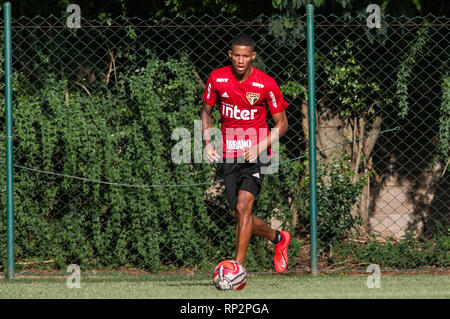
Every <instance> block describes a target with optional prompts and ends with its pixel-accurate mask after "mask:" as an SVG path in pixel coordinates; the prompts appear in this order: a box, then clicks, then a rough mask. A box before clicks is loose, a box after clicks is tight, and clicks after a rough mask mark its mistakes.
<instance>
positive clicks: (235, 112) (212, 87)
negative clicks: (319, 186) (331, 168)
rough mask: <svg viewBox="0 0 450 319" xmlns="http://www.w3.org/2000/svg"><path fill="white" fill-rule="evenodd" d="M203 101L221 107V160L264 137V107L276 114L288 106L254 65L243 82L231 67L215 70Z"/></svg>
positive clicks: (241, 151)
mask: <svg viewBox="0 0 450 319" xmlns="http://www.w3.org/2000/svg"><path fill="white" fill-rule="evenodd" d="M203 100H204V101H205V103H206V104H208V105H211V106H214V105H216V104H219V106H220V114H221V124H222V136H223V143H222V153H223V157H237V156H241V155H243V152H244V149H245V148H249V147H252V146H254V145H256V144H258V143H259V142H260V141H261V140H263V139H264V138H266V137H267V135H268V133H269V129H268V127H267V107H269V110H270V113H271V114H276V113H278V112H281V111H283V110H284V109H285V108H286V107H287V106H288V105H289V104H288V103H287V102H286V101H285V100H284V99H283V96H282V94H281V91H280V88H279V87H278V85H277V83H276V82H275V80H274V79H273V78H272V77H270V76H269V75H267V74H266V73H264V72H262V71H261V70H258V69H257V68H255V67H254V66H253V70H252V73H251V74H250V76H249V77H248V78H247V79H246V80H245V81H244V82H242V83H239V81H238V80H237V79H236V77H235V76H234V74H233V70H232V66H231V65H229V66H225V67H222V68H219V69H216V70H214V71H213V72H212V73H211V75H210V77H209V78H208V81H207V82H206V90H205V93H204V94H203ZM269 151H270V150H269Z"/></svg>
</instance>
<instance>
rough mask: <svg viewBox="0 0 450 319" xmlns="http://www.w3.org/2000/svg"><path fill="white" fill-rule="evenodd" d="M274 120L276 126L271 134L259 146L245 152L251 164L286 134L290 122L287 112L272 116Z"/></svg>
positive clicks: (245, 156)
mask: <svg viewBox="0 0 450 319" xmlns="http://www.w3.org/2000/svg"><path fill="white" fill-rule="evenodd" d="M272 118H273V120H274V122H275V126H274V127H273V128H272V129H271V130H270V132H269V134H268V135H267V136H266V138H264V139H263V140H261V141H260V142H259V143H258V145H256V146H254V147H253V148H250V149H247V150H245V152H244V158H245V159H246V160H247V161H249V162H254V161H256V159H257V158H258V156H259V154H261V153H262V152H264V151H265V150H267V149H268V148H269V147H270V146H271V145H272V144H273V143H275V142H276V141H278V140H279V139H280V137H282V136H283V135H284V133H286V131H287V128H288V120H287V117H286V112H285V111H284V110H283V111H281V112H278V113H275V114H272Z"/></svg>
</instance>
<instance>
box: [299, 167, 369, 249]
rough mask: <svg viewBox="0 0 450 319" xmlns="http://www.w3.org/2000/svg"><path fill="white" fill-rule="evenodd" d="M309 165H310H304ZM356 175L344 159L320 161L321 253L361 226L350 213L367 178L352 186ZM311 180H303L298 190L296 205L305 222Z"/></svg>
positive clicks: (318, 199)
mask: <svg viewBox="0 0 450 319" xmlns="http://www.w3.org/2000/svg"><path fill="white" fill-rule="evenodd" d="M305 165H307V162H305ZM352 175H353V172H352V171H351V169H350V165H349V164H347V163H346V162H345V160H343V161H340V160H333V161H331V162H329V163H327V162H320V163H318V167H317V234H318V249H319V251H328V250H329V249H330V247H331V246H332V245H333V244H334V243H335V242H341V241H342V240H344V239H346V238H347V237H348V236H350V235H351V234H352V233H353V231H354V230H355V227H356V226H357V225H359V224H360V223H361V220H360V218H358V217H356V216H353V215H352V214H351V210H352V206H353V205H354V204H355V203H356V200H357V198H358V196H359V195H360V194H361V191H362V189H363V187H364V180H365V178H364V177H362V178H360V179H359V180H358V181H357V183H355V184H352V182H351V177H352ZM309 183H310V178H309V175H308V176H307V177H306V178H305V179H304V182H303V183H302V185H300V188H299V190H298V194H297V196H298V197H297V199H296V205H297V206H298V208H299V209H300V211H301V212H302V214H303V216H304V219H305V220H309V215H310V211H309V205H310V191H309Z"/></svg>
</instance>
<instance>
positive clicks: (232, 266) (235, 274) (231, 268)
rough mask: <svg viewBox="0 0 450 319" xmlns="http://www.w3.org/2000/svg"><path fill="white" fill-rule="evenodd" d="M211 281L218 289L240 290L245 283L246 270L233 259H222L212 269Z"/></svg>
mask: <svg viewBox="0 0 450 319" xmlns="http://www.w3.org/2000/svg"><path fill="white" fill-rule="evenodd" d="M213 282H214V286H216V288H217V289H219V290H241V289H242V288H244V286H245V284H246V283H247V271H246V270H245V268H244V266H243V265H242V264H241V263H239V262H237V261H235V260H224V261H221V262H220V263H219V264H218V265H217V267H216V269H214V273H213Z"/></svg>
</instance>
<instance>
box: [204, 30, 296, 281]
mask: <svg viewBox="0 0 450 319" xmlns="http://www.w3.org/2000/svg"><path fill="white" fill-rule="evenodd" d="M254 48H255V42H254V41H253V39H252V38H251V37H249V36H247V35H241V36H238V37H236V38H234V39H233V41H232V42H231V48H230V49H229V50H228V56H229V58H230V59H231V65H228V66H225V67H222V68H218V69H216V70H214V71H213V72H212V73H211V75H210V76H209V78H208V81H207V82H206V89H205V93H204V94H203V101H204V105H203V109H202V112H201V121H202V132H203V138H204V143H205V155H206V158H207V159H208V160H209V161H211V162H213V161H215V162H219V161H221V162H222V160H224V161H223V175H224V176H223V177H224V181H225V189H226V194H227V198H228V202H229V204H230V208H231V210H232V214H233V216H234V218H235V220H236V222H237V225H236V261H238V262H240V263H242V264H244V259H245V255H246V253H247V249H248V245H249V242H250V238H251V235H252V234H255V235H257V236H260V237H263V238H266V239H268V240H270V241H272V242H273V243H274V244H275V257H274V264H275V269H276V271H277V272H279V273H282V272H284V271H285V270H286V267H287V263H288V255H287V250H288V245H289V241H290V239H291V235H290V234H289V232H287V231H278V230H275V229H273V228H271V227H269V226H268V225H267V224H266V223H265V222H264V221H263V220H262V219H260V218H258V217H256V216H254V215H253V214H252V207H253V204H254V202H255V199H256V197H257V196H258V194H259V192H260V190H261V184H262V181H263V178H264V174H265V173H266V170H265V168H267V162H268V160H265V161H264V160H263V159H264V158H265V159H268V156H269V157H270V156H271V147H270V146H271V145H272V144H273V143H274V142H276V141H277V140H278V139H279V138H280V137H281V136H283V134H284V133H285V132H286V130H287V127H288V122H287V118H286V113H285V108H286V107H287V106H288V103H287V102H286V101H285V100H284V99H283V96H282V94H281V91H280V89H279V87H278V85H277V83H276V82H275V80H274V79H273V78H271V77H270V76H269V75H267V74H265V73H264V72H262V71H261V70H258V69H257V68H256V67H254V66H253V65H252V62H253V61H254V60H255V58H256V52H255V50H254ZM216 104H218V105H219V107H220V113H221V125H222V137H223V139H222V154H219V152H218V151H217V150H216V149H215V148H214V147H213V145H212V144H211V136H210V135H209V134H208V132H209V129H211V118H212V111H213V108H214V106H215V105H216ZM267 108H268V109H269V110H270V113H271V115H272V118H273V120H274V122H275V126H274V127H273V128H272V129H271V130H270V131H269V129H268V127H267V122H266V118H267ZM221 157H222V159H221Z"/></svg>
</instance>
